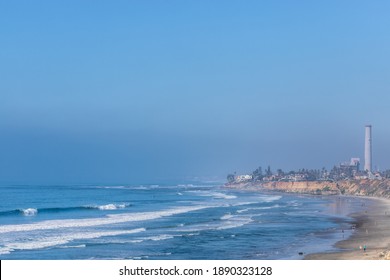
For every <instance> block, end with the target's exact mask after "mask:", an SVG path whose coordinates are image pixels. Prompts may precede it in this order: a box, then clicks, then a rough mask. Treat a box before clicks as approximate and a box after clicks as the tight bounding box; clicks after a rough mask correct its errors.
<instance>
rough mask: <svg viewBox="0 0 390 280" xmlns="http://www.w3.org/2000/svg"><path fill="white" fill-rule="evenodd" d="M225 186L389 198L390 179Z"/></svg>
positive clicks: (250, 183) (230, 186)
mask: <svg viewBox="0 0 390 280" xmlns="http://www.w3.org/2000/svg"><path fill="white" fill-rule="evenodd" d="M225 186H226V187H227V188H236V189H248V190H269V191H280V192H288V193H302V194H313V195H340V194H345V195H356V196H372V197H383V198H390V179H383V180H369V179H362V180H340V181H335V182H331V181H299V182H282V181H278V182H276V181H272V182H245V183H232V184H226V185H225Z"/></svg>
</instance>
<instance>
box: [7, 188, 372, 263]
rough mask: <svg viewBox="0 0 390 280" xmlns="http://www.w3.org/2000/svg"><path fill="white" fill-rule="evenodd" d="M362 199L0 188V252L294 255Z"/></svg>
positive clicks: (325, 243)
mask: <svg viewBox="0 0 390 280" xmlns="http://www.w3.org/2000/svg"><path fill="white" fill-rule="evenodd" d="M365 203H367V202H366V201H365V200H362V199H358V198H351V197H336V196H305V195H294V194H284V193H270V192H264V193H261V192H251V191H240V190H231V189H226V188H223V187H221V186H220V185H218V184H210V183H197V184H179V185H177V184H171V185H169V184H165V185H163V184H162V185H112V186H111V185H81V186H78V185H69V186H60V185H58V186H56V185H47V186H38V185H36V186H30V185H18V186H7V185H3V186H0V259H3V260H6V259H25V260H32V259H40V260H44V259H53V260H54V259H61V260H68V259H77V260H79V259H144V260H153V259H158V260H160V259H177V260H182V259H201V260H206V259H239V260H245V259H273V260H277V259H302V258H303V257H304V256H305V255H306V254H309V253H314V252H325V251H335V250H337V249H336V248H335V247H334V244H335V243H336V242H337V241H338V240H341V239H343V238H348V237H349V236H350V234H351V233H352V231H353V229H352V228H351V225H352V224H353V222H354V221H353V219H352V218H350V217H348V214H349V213H351V212H356V211H358V210H359V209H361V207H362V205H365Z"/></svg>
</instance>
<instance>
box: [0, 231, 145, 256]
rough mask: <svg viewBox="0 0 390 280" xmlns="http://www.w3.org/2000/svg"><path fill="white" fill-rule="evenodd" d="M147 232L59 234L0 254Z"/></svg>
mask: <svg viewBox="0 0 390 280" xmlns="http://www.w3.org/2000/svg"><path fill="white" fill-rule="evenodd" d="M143 231H145V228H137V229H133V230H118V231H99V232H76V233H68V234H61V233H60V234H59V235H57V234H56V235H55V236H46V237H40V238H36V239H32V240H27V241H24V242H20V241H19V242H18V241H17V242H11V243H8V244H6V245H5V246H4V247H3V248H0V254H8V253H10V252H12V251H15V250H36V249H44V248H48V247H53V246H58V245H64V244H67V243H69V242H71V241H74V240H84V239H95V238H100V237H105V236H116V235H122V234H134V233H139V232H143Z"/></svg>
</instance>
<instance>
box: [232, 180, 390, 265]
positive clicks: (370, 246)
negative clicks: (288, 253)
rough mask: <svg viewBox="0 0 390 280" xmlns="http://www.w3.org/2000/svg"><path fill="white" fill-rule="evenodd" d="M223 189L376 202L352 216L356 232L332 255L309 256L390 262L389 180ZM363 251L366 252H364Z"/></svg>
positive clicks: (313, 256) (241, 185) (260, 184)
mask: <svg viewBox="0 0 390 280" xmlns="http://www.w3.org/2000/svg"><path fill="white" fill-rule="evenodd" d="M225 187H226V188H230V189H239V190H248V191H273V192H285V193H299V194H309V195H341V196H356V197H366V198H367V199H369V198H371V199H375V200H376V201H375V203H374V204H373V205H372V206H371V207H370V208H369V209H368V210H366V211H362V212H359V213H351V215H350V216H351V217H352V218H353V219H354V220H355V223H356V231H355V232H354V234H352V236H351V237H350V238H348V239H346V240H343V241H339V242H337V243H336V244H335V247H336V248H339V249H341V250H342V251H340V252H335V253H327V252H323V253H321V252H320V253H316V254H310V255H307V256H306V257H305V259H312V260H390V179H382V180H370V179H360V180H359V179H352V180H339V181H322V180H321V181H318V180H317V181H297V182H284V181H271V182H259V181H258V182H253V181H252V182H233V183H226V184H225ZM365 247H366V249H364V248H365Z"/></svg>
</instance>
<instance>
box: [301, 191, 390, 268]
mask: <svg viewBox="0 0 390 280" xmlns="http://www.w3.org/2000/svg"><path fill="white" fill-rule="evenodd" d="M367 200H368V201H369V202H370V203H368V204H369V205H370V206H367V207H366V206H365V205H362V211H361V212H358V213H353V214H351V215H350V216H351V217H352V218H354V219H355V220H356V223H355V224H354V225H353V229H352V230H353V233H352V235H351V236H350V238H348V239H346V240H342V241H339V242H337V243H336V244H335V246H336V247H337V248H339V249H341V252H335V253H317V254H310V255H307V256H306V257H305V259H308V260H384V259H387V260H390V200H388V199H381V198H367ZM364 247H366V249H365V250H364Z"/></svg>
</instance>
